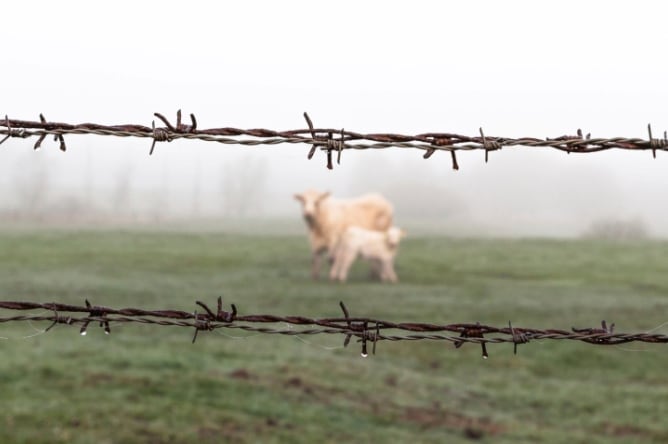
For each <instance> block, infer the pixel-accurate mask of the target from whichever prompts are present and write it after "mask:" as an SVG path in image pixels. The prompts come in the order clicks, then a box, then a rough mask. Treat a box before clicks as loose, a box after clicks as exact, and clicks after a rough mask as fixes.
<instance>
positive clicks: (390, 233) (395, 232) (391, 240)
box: [385, 226, 407, 249]
mask: <svg viewBox="0 0 668 444" xmlns="http://www.w3.org/2000/svg"><path fill="white" fill-rule="evenodd" d="M406 234H407V233H406V231H405V230H402V229H401V228H399V227H396V226H395V227H390V228H388V230H387V232H386V233H385V241H386V242H387V245H389V246H390V248H392V249H395V248H397V247H398V246H399V242H400V241H401V239H402V238H404V237H406Z"/></svg>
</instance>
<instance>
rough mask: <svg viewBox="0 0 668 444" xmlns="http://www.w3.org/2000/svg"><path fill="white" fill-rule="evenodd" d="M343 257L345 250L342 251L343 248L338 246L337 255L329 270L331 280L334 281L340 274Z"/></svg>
mask: <svg viewBox="0 0 668 444" xmlns="http://www.w3.org/2000/svg"><path fill="white" fill-rule="evenodd" d="M342 259H343V252H342V251H341V249H338V248H337V250H336V255H335V256H334V258H333V262H332V267H331V268H330V270H329V280H330V281H333V280H336V279H337V277H338V275H339V272H340V270H341V262H342Z"/></svg>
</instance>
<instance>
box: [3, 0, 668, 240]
mask: <svg viewBox="0 0 668 444" xmlns="http://www.w3.org/2000/svg"><path fill="white" fill-rule="evenodd" d="M6 7H7V8H8V9H9V11H7V10H5V13H6V14H7V17H12V20H10V21H8V23H7V25H6V26H5V25H3V27H2V28H1V29H0V37H2V38H3V41H5V42H11V44H10V45H9V48H8V49H7V50H6V51H5V55H6V56H7V58H6V59H5V60H6V62H5V63H4V65H5V68H4V69H3V74H2V78H3V81H2V82H0V83H1V84H0V97H2V101H1V103H2V110H0V111H1V112H3V113H5V114H8V115H9V117H10V118H15V119H24V120H38V115H39V113H40V112H42V113H44V115H45V116H46V117H47V119H48V120H53V121H62V122H67V123H81V122H95V123H101V124H121V123H137V124H143V125H150V123H151V121H152V120H153V119H154V117H153V112H161V113H163V114H165V115H166V116H167V117H168V118H170V119H172V121H173V119H174V118H175V113H176V110H177V109H182V110H183V112H184V113H185V114H186V115H187V114H189V113H194V114H195V115H196V116H197V119H198V124H199V127H200V128H211V127H225V126H231V127H240V128H258V127H263V128H270V129H276V130H286V129H296V128H304V127H305V126H306V125H305V122H304V121H303V117H302V113H303V112H304V111H308V113H309V115H310V116H311V118H312V119H313V121H314V124H315V126H316V127H334V128H345V129H347V130H352V131H359V132H392V133H402V134H415V133H420V132H428V131H443V132H455V133H460V134H465V135H472V136H473V135H477V134H478V128H479V127H483V128H484V130H485V134H487V135H490V136H504V137H524V136H527V137H557V136H561V135H564V134H574V133H575V132H576V130H577V129H578V128H582V130H583V131H584V132H585V133H591V134H592V136H593V137H614V136H626V137H641V138H647V133H646V125H647V123H649V122H651V123H652V124H653V128H654V133H655V136H656V135H658V134H662V132H663V129H665V128H666V127H667V126H668V123H667V122H668V111H667V110H666V107H665V106H663V103H665V101H666V99H668V89H667V88H666V86H665V78H666V77H667V76H666V75H667V74H668V64H667V63H666V62H665V61H663V58H662V53H663V45H664V43H665V42H666V41H668V31H666V30H665V26H663V23H662V21H661V18H660V17H661V16H663V12H664V11H663V10H662V9H663V6H662V5H661V3H659V2H657V3H647V4H644V3H643V4H642V7H641V6H639V4H635V5H632V4H626V3H623V2H588V3H587V4H585V5H583V4H580V3H576V2H567V1H566V2H564V1H560V2H552V3H550V2H543V3H541V4H540V5H535V4H534V3H531V2H509V3H504V5H503V6H501V5H496V4H495V3H493V2H469V3H467V4H465V5H459V4H457V5H455V4H440V3H433V4H432V3H420V4H417V5H408V4H402V3H392V2H377V3H376V2H370V3H367V4H364V5H359V4H357V3H352V2H351V3H346V2H343V3H340V2H337V3H335V4H334V3H332V4H329V5H328V4H326V3H325V4H322V3H321V4H319V5H318V6H317V7H316V6H313V5H311V4H310V3H300V2H287V3H285V4H281V5H280V6H279V5H275V4H273V3H271V2H245V3H244V5H234V6H212V5H210V4H209V3H206V2H193V3H192V5H190V4H189V6H188V8H187V9H184V8H183V6H182V5H180V4H178V3H169V2H160V3H156V4H150V3H148V4H146V5H144V4H135V3H129V2H127V3H126V2H120V4H119V5H118V7H115V8H114V9H113V10H109V11H104V14H101V13H100V12H99V11H97V10H96V9H95V7H94V6H92V5H88V4H87V3H84V2H81V3H78V2H69V3H67V4H66V5H57V6H56V5H52V4H51V3H49V2H37V3H35V4H31V5H26V4H20V5H19V4H11V5H6ZM7 52H9V54H7ZM65 140H66V142H67V146H68V151H67V152H66V153H61V152H60V151H58V148H57V142H53V141H52V140H51V139H47V140H46V141H45V142H44V143H43V144H42V145H43V148H42V149H41V150H39V151H33V149H32V145H33V144H34V142H35V141H34V140H30V139H28V140H22V139H15V138H12V139H10V140H8V141H7V142H5V143H4V144H3V145H2V146H0V224H3V225H6V226H13V225H22V224H26V223H37V224H56V225H63V224H75V225H77V226H78V225H95V226H99V225H132V224H137V225H140V226H146V225H149V226H157V225H167V226H182V227H189V226H190V227H207V228H211V227H221V229H224V227H226V226H228V225H229V223H230V222H231V221H234V222H235V223H237V224H238V223H239V221H243V220H245V219H248V220H252V221H255V222H257V221H263V220H264V221H266V222H267V224H268V225H271V226H273V227H283V228H284V229H285V230H292V231H296V230H301V229H302V228H303V227H302V225H301V224H302V223H301V220H300V218H299V205H298V203H297V202H296V201H294V199H293V198H292V195H293V194H294V193H295V192H297V191H301V190H304V189H306V188H320V189H327V190H330V191H332V192H333V194H334V195H335V196H340V197H346V196H353V195H357V194H360V193H364V192H369V191H377V192H381V193H383V194H384V195H386V196H387V197H388V198H389V199H390V200H391V201H392V202H393V203H394V205H395V207H396V223H397V224H399V225H402V226H406V227H408V228H409V230H413V231H414V232H418V233H420V232H422V233H437V234H443V235H449V236H547V237H573V236H575V237H577V236H581V235H583V234H586V233H588V232H590V231H591V229H592V227H595V226H597V224H600V223H601V221H609V222H613V223H617V224H620V225H629V226H633V227H640V228H642V231H643V232H646V233H648V234H649V235H651V236H655V237H666V236H668V228H667V227H668V223H667V222H668V211H666V206H665V205H664V201H665V197H664V195H665V190H666V189H667V185H668V174H667V172H668V153H664V152H659V153H658V155H657V159H652V155H651V153H650V152H637V153H634V152H622V151H614V152H605V153H594V154H571V155H567V154H565V153H561V152H557V151H555V150H550V149H534V148H521V147H518V148H504V149H503V150H501V151H498V152H491V153H490V160H489V162H488V163H487V164H486V163H485V162H484V153H482V152H467V153H460V154H459V155H458V161H459V165H460V170H459V171H453V170H452V168H451V163H450V156H449V155H447V154H445V153H436V154H435V155H434V156H432V157H431V158H430V159H429V160H424V159H422V156H421V155H422V152H421V151H417V150H407V149H388V150H375V151H368V152H360V151H354V152H352V151H346V152H344V153H343V159H342V163H341V165H335V168H334V170H333V171H329V170H326V169H325V159H324V154H323V153H316V156H315V157H314V159H312V160H310V161H309V160H307V159H306V154H307V151H308V149H309V147H308V146H305V145H304V146H301V145H299V146H297V145H287V144H286V145H278V146H265V147H262V146H260V147H240V146H230V145H221V144H216V143H211V142H203V141H195V140H177V141H173V142H170V143H158V144H157V145H156V149H155V153H154V155H152V156H149V155H148V151H149V148H150V142H151V141H150V140H149V139H129V138H113V137H103V136H74V135H72V136H66V137H65ZM242 225H243V224H242ZM265 226H266V225H265Z"/></svg>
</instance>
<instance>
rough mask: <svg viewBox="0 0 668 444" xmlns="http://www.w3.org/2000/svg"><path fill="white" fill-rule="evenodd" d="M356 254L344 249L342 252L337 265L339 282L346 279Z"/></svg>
mask: <svg viewBox="0 0 668 444" xmlns="http://www.w3.org/2000/svg"><path fill="white" fill-rule="evenodd" d="M356 256H357V253H356V252H355V251H344V252H342V257H341V261H340V262H341V263H340V265H339V271H338V275H337V278H338V279H339V280H340V281H341V282H345V281H346V280H347V279H348V271H349V270H350V266H351V265H352V264H353V262H354V261H355V257H356Z"/></svg>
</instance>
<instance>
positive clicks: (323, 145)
mask: <svg viewBox="0 0 668 444" xmlns="http://www.w3.org/2000/svg"><path fill="white" fill-rule="evenodd" d="M154 116H155V117H157V118H158V119H159V120H161V121H162V122H163V124H164V126H163V127H156V126H155V121H153V123H152V126H151V127H148V126H144V125H138V124H125V125H100V124H97V123H80V124H69V123H61V122H49V121H47V120H46V118H45V117H44V116H43V115H42V114H40V121H39V122H37V121H28V120H15V119H9V118H8V116H5V119H4V120H2V119H0V134H4V135H5V137H4V138H3V139H2V140H0V144H2V143H3V142H5V141H6V140H7V139H9V138H10V137H16V138H28V137H38V140H37V142H36V143H35V145H34V148H35V149H37V148H39V147H40V146H41V144H42V142H43V141H44V139H45V137H46V136H49V135H52V136H54V139H55V140H57V141H59V143H60V145H59V148H60V149H61V150H62V151H66V149H67V147H66V145H65V140H64V136H65V135H72V134H89V135H99V136H116V137H140V138H151V139H153V141H152V145H151V149H150V151H149V154H152V153H153V151H154V148H155V144H156V142H171V141H172V140H176V139H196V140H203V141H206V142H218V143H222V144H233V145H246V146H257V145H278V144H284V143H287V144H307V145H311V149H310V151H309V153H308V158H309V159H310V158H311V157H313V154H314V153H315V151H316V150H317V149H319V150H322V151H326V152H327V168H329V169H332V168H333V160H332V154H333V152H336V153H337V163H340V162H341V153H342V152H343V151H344V150H350V149H356V150H366V149H386V148H411V149H418V150H423V151H425V153H424V156H423V157H424V158H425V159H428V158H429V157H431V156H432V155H433V154H434V152H436V151H447V152H450V154H451V158H452V167H453V169H459V165H458V163H457V158H456V154H455V153H456V152H457V151H472V150H483V151H485V162H487V161H488V158H489V152H490V151H497V150H500V149H502V148H504V147H510V146H522V147H528V148H552V149H557V150H560V151H564V152H567V153H593V152H598V151H604V150H610V149H623V150H640V151H644V150H651V151H652V155H653V156H654V157H656V151H668V136H667V133H666V131H664V133H663V138H660V139H658V138H654V137H653V136H652V128H651V125H648V126H647V132H648V139H641V138H628V137H611V138H592V137H591V135H590V134H587V135H586V136H584V135H583V133H582V131H581V130H580V129H578V130H577V133H576V134H575V135H562V136H558V137H554V138H549V137H548V138H536V137H521V138H512V137H495V136H486V135H485V134H484V132H483V129H482V128H480V129H479V133H480V136H466V135H461V134H455V133H446V132H426V133H421V134H416V135H402V134H395V133H369V134H365V133H360V132H355V131H348V130H344V129H336V128H316V127H314V126H313V123H312V122H311V119H310V118H309V116H308V114H307V113H304V118H305V120H306V123H307V125H308V128H305V129H294V130H287V131H276V130H270V129H265V128H254V129H241V128H231V127H222V128H210V129H198V128H197V120H196V118H195V116H194V114H190V118H191V124H190V125H188V124H184V123H182V122H181V110H179V111H178V112H177V115H176V124H175V125H173V124H172V123H171V122H170V121H169V120H168V119H167V118H166V117H164V116H163V115H162V114H160V113H154Z"/></svg>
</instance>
